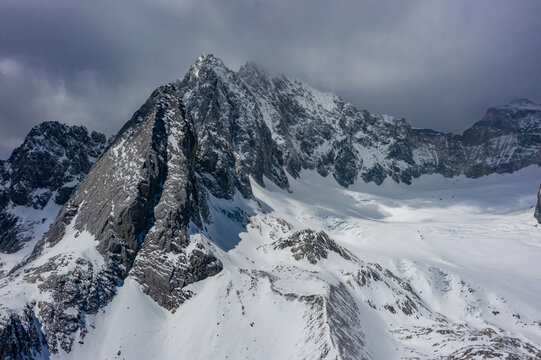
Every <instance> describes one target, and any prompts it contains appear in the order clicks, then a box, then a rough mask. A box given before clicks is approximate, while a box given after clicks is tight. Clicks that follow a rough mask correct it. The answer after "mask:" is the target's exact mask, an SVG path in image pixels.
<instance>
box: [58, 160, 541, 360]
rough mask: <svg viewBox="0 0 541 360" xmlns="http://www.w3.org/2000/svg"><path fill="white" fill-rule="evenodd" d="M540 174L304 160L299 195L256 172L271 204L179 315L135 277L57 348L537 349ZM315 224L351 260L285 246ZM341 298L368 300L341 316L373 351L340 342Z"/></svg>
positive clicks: (156, 352)
mask: <svg viewBox="0 0 541 360" xmlns="http://www.w3.org/2000/svg"><path fill="white" fill-rule="evenodd" d="M540 177H541V169H539V168H538V167H528V168H525V169H523V170H521V171H519V172H516V173H513V174H505V175H490V176H485V177H482V178H480V179H475V180H473V179H468V178H465V177H463V176H460V177H457V178H452V179H449V178H444V177H442V176H440V175H427V176H422V177H421V178H420V179H418V180H417V181H415V182H414V183H413V184H412V185H409V186H408V185H404V184H397V183H394V182H392V181H385V182H384V183H383V184H382V185H381V186H376V185H374V184H366V183H362V182H358V183H356V184H354V185H353V186H351V187H350V188H348V189H344V188H342V187H341V186H339V185H338V184H337V183H336V181H335V180H334V179H333V178H332V177H330V176H329V177H327V178H323V177H321V176H319V175H318V174H317V173H315V172H306V171H305V172H303V173H302V174H301V177H300V179H297V180H295V179H292V178H290V179H289V181H290V189H291V193H289V192H287V191H284V190H282V189H280V188H278V187H276V186H274V185H273V184H272V183H270V182H267V186H266V187H265V188H263V187H260V186H257V185H255V182H252V184H253V191H254V195H255V197H256V199H257V202H259V204H258V205H257V204H251V206H254V207H256V208H257V207H259V208H260V209H262V210H265V212H266V213H262V212H259V213H258V214H257V215H254V216H252V217H251V218H250V223H249V224H248V226H247V228H246V230H245V231H244V232H242V233H241V234H240V239H241V240H240V242H239V243H238V245H237V246H236V247H235V248H234V249H231V250H229V251H228V252H224V251H221V250H218V249H216V251H217V253H218V254H219V257H220V258H221V260H222V262H223V264H224V271H222V272H221V273H219V274H218V275H216V276H214V277H210V278H207V279H205V280H203V281H200V282H198V283H194V284H192V285H190V286H189V288H190V290H191V291H193V292H194V294H195V295H194V296H193V297H192V298H191V299H190V300H189V301H187V302H186V303H185V304H183V305H182V306H181V307H180V308H178V310H177V311H176V312H174V313H172V312H169V311H167V310H165V309H164V308H162V307H160V306H159V305H157V304H156V303H154V302H153V301H152V300H151V299H150V298H149V297H148V296H146V295H145V294H144V293H143V292H142V291H141V289H140V287H139V285H138V284H137V283H136V282H135V281H133V280H131V279H130V277H129V276H128V278H127V279H126V281H125V283H124V285H123V286H122V287H121V288H120V289H119V292H118V295H117V296H116V297H115V298H114V299H113V301H112V302H111V303H110V304H109V305H108V306H107V307H106V308H104V310H103V312H102V313H100V314H98V315H95V316H93V317H92V318H91V319H90V320H89V323H91V324H92V326H91V327H92V328H95V329H90V331H89V333H88V335H87V337H86V339H85V341H84V344H83V345H76V346H75V347H74V348H73V351H72V352H71V353H69V354H66V353H63V352H61V353H60V354H59V355H55V356H53V358H56V357H58V358H62V359H96V358H103V359H122V358H125V359H148V358H160V359H216V358H224V359H225V358H229V359H299V358H305V359H313V358H325V359H331V358H338V357H341V358H353V357H350V356H349V355H354V354H356V355H357V356H358V357H357V358H373V359H393V358H396V359H399V358H414V357H420V358H426V359H431V358H436V357H439V356H451V357H460V356H466V355H467V354H478V355H479V354H481V355H483V354H484V355H485V356H486V357H487V358H491V356H490V351H493V352H494V354H496V355H494V354H493V356H492V357H493V358H498V357H499V355H498V354H500V355H501V356H502V357H503V356H504V355H508V354H510V353H511V352H512V351H518V352H517V353H516V356H519V358H525V359H526V358H534V356H536V355H535V352H534V353H529V352H527V351H526V350H524V349H527V348H528V346H535V347H537V348H539V347H540V346H541V322H540V320H541V308H540V307H539V301H540V300H541V262H540V261H539V259H541V232H540V230H539V229H538V227H537V225H536V221H535V219H533V217H532V214H531V213H532V208H533V206H534V204H535V201H536V198H535V194H536V192H537V183H538V179H539V178H540ZM277 219H281V220H277ZM305 228H311V229H314V230H324V231H325V232H326V233H327V234H329V236H330V238H332V239H334V240H335V241H336V242H337V244H338V245H339V246H342V247H343V248H345V249H346V251H347V254H350V255H346V257H350V259H349V260H348V259H345V258H344V257H342V256H339V255H338V254H337V253H334V252H332V251H329V252H328V258H327V259H321V260H319V261H317V262H316V263H315V264H312V263H310V262H309V261H306V259H302V258H301V259H300V260H298V261H297V260H295V258H294V257H293V256H292V252H290V251H289V250H288V249H287V248H284V249H280V248H276V247H275V246H273V244H274V243H275V241H277V239H279V238H282V237H284V236H286V235H287V234H289V233H291V232H292V231H297V230H301V229H305ZM377 264H379V265H377ZM378 267H379V269H381V272H380V271H379V270H377V269H378ZM385 268H387V269H389V270H390V273H392V274H394V276H395V277H397V278H400V279H403V280H402V281H403V282H400V281H398V280H393V276H391V275H388V274H389V273H387V272H385V271H384V270H383V269H385ZM358 269H373V270H374V272H375V273H378V274H379V275H377V276H380V277H381V278H382V279H383V280H384V283H385V284H386V286H381V285H378V282H377V281H375V280H373V281H372V283H370V281H368V285H365V286H364V287H362V286H360V285H359V283H362V282H357V283H355V281H354V276H353V275H354V272H355V271H357V270H358ZM367 271H368V270H367ZM370 271H371V270H370ZM367 273H368V272H367ZM372 274H373V273H372ZM369 277H370V276H369ZM357 280H358V279H357ZM393 281H394V282H393ZM405 283H407V284H409V285H410V286H411V289H410V290H411V292H408V291H406V289H407V288H408V286H407V285H405ZM396 284H399V285H400V286H396ZM404 294H409V295H404ZM411 294H414V295H411ZM318 296H321V298H322V299H323V303H324V306H323V310H322V311H321V309H322V308H321V307H320V306H319V305H318V301H317V300H313V299H317V298H318ZM333 296H335V298H333ZM337 296H338V297H343V300H346V301H345V303H348V304H349V306H352V308H353V309H352V310H355V309H356V310H357V314H353V312H349V309H348V307H347V305H344V304H342V306H341V307H340V309H339V311H341V312H343V314H342V318H344V319H348V320H352V319H353V320H356V321H358V323H357V324H352V321H346V322H345V323H343V324H341V326H346V327H347V326H350V327H351V326H353V328H348V329H346V333H347V335H349V336H356V337H357V340H358V341H360V342H362V343H363V345H364V346H363V350H359V349H357V350H356V349H353V350H352V351H350V352H349V353H348V352H347V350H348V349H345V350H344V348H342V349H341V348H340V346H341V345H340V344H344V342H343V339H342V337H343V336H344V335H343V334H337V333H336V332H337V327H336V326H335V324H332V321H333V320H332V319H333V318H336V315H335V314H334V313H333V311H334V310H333V309H332V304H333V303H334V304H336V303H337V299H338V297H337ZM403 296H407V297H409V298H411V300H412V303H414V304H416V307H417V309H415V308H414V309H413V312H412V315H408V314H406V313H407V311H402V312H401V311H400V310H399V307H398V306H397V305H396V304H395V303H394V302H395V301H398V302H397V303H399V302H400V301H402V300H400V299H403ZM415 296H418V298H416V297H415ZM330 299H332V300H333V301H329V300H330ZM397 299H398V300H397ZM390 309H392V310H390ZM318 316H319V317H320V318H319V317H318ZM516 339H518V341H519V342H520V344H521V345H520V346H517V347H516V348H515V349H514V350H513V349H511V347H510V344H513V341H516ZM468 347H469V349H470V350H467V348H468ZM472 349H473V350H472ZM506 349H507V350H509V351H510V352H509V353H505V351H506ZM517 349H519V350H517ZM520 349H522V352H520V351H521V350H520ZM461 351H462V352H461ZM483 351H484V353H483ZM348 354H349V355H348ZM487 354H488V355H487ZM502 354H503V355H502ZM513 354H515V353H513ZM532 354H533V355H532ZM537 354H539V353H537Z"/></svg>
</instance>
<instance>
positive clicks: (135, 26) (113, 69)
mask: <svg viewBox="0 0 541 360" xmlns="http://www.w3.org/2000/svg"><path fill="white" fill-rule="evenodd" d="M540 13H541V2H539V1H536V0H534V1H475V2H471V1H447V2H438V1H416V2H414V1H407V2H406V1H393V2H379V1H368V2H359V1H313V0H304V1H248V0H245V1H240V0H237V1H235V0H233V1H224V0H216V1H167V0H158V1H150V0H149V1H145V0H133V1H129V2H128V1H126V2H120V1H114V0H110V1H100V0H98V1H86V2H84V1H65V0H64V1H55V0H50V1H46V2H45V1H37V0H36V1H20V0H4V1H2V2H1V3H0V34H2V35H1V36H0V127H1V129H2V130H1V131H0V157H1V158H5V157H6V156H7V155H8V153H9V151H10V150H11V149H12V148H13V147H14V146H16V145H17V144H18V143H20V141H21V140H22V138H23V137H24V135H25V134H26V132H27V131H28V130H29V129H30V127H31V126H33V125H35V124H37V123H39V122H41V121H46V120H58V121H62V122H66V123H69V124H84V125H86V126H87V127H89V128H90V129H97V130H100V131H104V132H106V133H108V134H112V133H114V132H115V131H116V130H117V129H118V128H119V127H120V126H121V125H122V124H123V123H124V122H125V121H126V120H128V119H129V118H130V116H131V114H132V113H133V112H134V111H135V110H136V109H137V107H138V106H139V105H140V104H142V102H143V101H144V100H145V98H146V97H147V96H148V95H149V94H150V92H151V91H152V90H153V89H154V88H155V87H157V86H159V85H161V84H163V83H165V82H168V81H170V80H172V79H175V78H178V77H182V76H183V75H184V73H185V72H186V71H187V69H188V67H189V66H190V65H191V64H192V63H193V62H194V60H195V58H196V57H197V56H198V55H199V54H200V53H202V52H203V51H206V52H213V53H214V54H215V55H216V56H218V57H220V58H222V59H223V60H224V62H225V63H226V64H227V65H228V66H229V67H231V68H233V69H238V67H239V66H240V65H241V64H242V63H244V62H245V61H246V60H249V59H251V60H255V61H256V62H258V63H260V64H261V65H263V66H264V67H266V68H268V69H269V70H271V71H274V72H284V73H286V74H288V75H291V76H296V77H298V78H300V79H302V80H305V81H307V82H308V83H310V84H311V85H313V86H315V87H318V88H321V89H324V90H329V91H333V92H336V93H338V94H339V95H341V96H342V97H343V98H345V99H346V100H348V101H350V102H352V103H354V104H356V105H357V106H358V107H360V108H366V109H368V110H370V111H372V112H377V113H390V114H393V115H395V116H404V117H406V118H407V119H408V121H409V122H410V123H412V124H413V125H414V126H422V127H432V128H435V129H440V130H445V131H449V130H452V131H462V130H463V129H464V128H466V127H467V126H469V125H471V124H472V123H473V122H474V121H476V120H478V119H479V118H480V117H481V116H482V115H483V113H484V111H485V110H486V108H487V107H489V106H493V105H498V104H502V103H506V102H508V101H509V100H510V99H511V98H513V97H528V98H531V99H532V100H534V101H537V102H539V101H541V85H540V84H541V66H540V64H541V20H540V17H539V14H540Z"/></svg>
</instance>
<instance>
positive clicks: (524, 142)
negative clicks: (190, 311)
mask: <svg viewBox="0 0 541 360" xmlns="http://www.w3.org/2000/svg"><path fill="white" fill-rule="evenodd" d="M540 109H541V107H539V105H536V104H533V103H531V102H528V101H526V100H520V101H517V102H514V103H512V104H510V105H508V106H503V107H499V108H494V109H490V110H489V111H488V112H487V115H486V116H485V118H484V119H483V120H481V121H480V122H478V123H477V124H475V125H474V126H473V127H472V128H471V129H469V130H467V131H466V132H464V134H463V135H453V134H443V133H438V132H435V131H431V130H419V129H412V128H411V127H410V126H409V125H408V124H407V123H406V122H405V121H404V120H397V119H394V118H392V117H389V116H376V115H372V114H370V113H368V112H366V111H359V110H357V109H356V108H355V107H354V106H353V105H351V104H347V103H344V102H342V101H341V100H340V99H339V98H338V97H336V96H334V95H330V94H323V93H320V92H318V91H316V90H314V89H312V88H310V87H308V86H307V85H305V84H303V83H301V82H298V81H290V80H288V79H287V78H285V77H284V76H278V77H274V76H270V75H267V74H265V73H264V72H263V71H261V70H259V69H258V68H257V67H256V66H254V65H253V64H247V65H246V66H244V67H242V68H241V69H240V71H239V72H237V73H235V72H233V71H231V70H229V69H227V68H226V67H225V66H224V65H223V63H222V62H221V61H220V60H219V59H217V58H215V57H213V56H212V55H204V56H202V57H200V58H199V59H198V60H197V62H196V64H195V65H194V66H193V67H192V68H191V69H190V71H189V72H188V73H187V74H186V76H185V77H184V78H183V79H182V80H178V81H174V82H172V83H170V84H167V85H165V86H162V87H160V88H158V89H157V90H156V91H154V92H153V94H152V95H151V96H150V98H149V99H148V100H147V102H146V103H145V104H144V105H143V106H142V107H141V109H140V110H138V111H137V112H136V113H135V114H134V116H133V118H132V119H131V120H130V121H129V122H128V123H127V124H126V125H125V126H124V127H123V128H122V129H121V130H120V132H119V133H118V134H117V136H116V137H115V139H114V141H113V142H112V143H111V145H110V146H109V147H108V149H107V150H106V151H105V153H104V154H103V155H102V156H101V157H100V159H99V160H98V161H97V162H96V164H95V165H94V166H93V168H92V170H91V171H90V172H89V173H88V176H86V178H84V180H83V181H82V183H81V185H80V186H79V187H78V188H77V190H76V191H75V193H74V194H73V195H72V196H71V197H70V198H69V200H68V201H67V202H66V204H65V205H64V206H63V208H62V210H61V211H60V214H59V215H58V217H57V219H56V220H55V222H54V223H53V225H52V227H51V228H50V230H49V231H48V232H47V234H46V235H45V236H44V237H43V239H41V240H40V241H39V242H38V244H37V245H36V247H35V248H34V250H33V252H32V254H31V255H30V256H29V257H28V258H27V259H26V260H25V261H23V262H22V263H19V264H18V265H17V266H16V267H15V268H14V269H13V270H12V271H11V272H10V274H8V276H7V277H5V278H4V279H3V281H4V284H3V286H2V287H3V288H4V289H8V288H9V293H12V292H17V291H19V290H20V289H27V288H31V289H33V290H32V291H30V293H32V292H33V293H34V294H38V295H34V296H31V297H30V298H28V299H27V303H25V304H18V305H19V309H18V312H17V311H15V312H13V311H11V309H12V308H13V307H15V308H17V306H13V305H12V304H10V303H7V304H2V305H3V306H2V307H3V309H2V311H4V310H6V311H7V310H9V311H7V312H5V313H3V325H2V330H1V333H0V339H5V341H4V340H2V341H1V344H0V345H1V346H2V348H1V349H0V354H2V356H4V357H6V356H14V357H15V358H24V357H25V356H28V357H32V356H35V355H36V354H38V353H41V354H43V353H46V352H47V353H48V352H52V353H56V352H58V351H66V352H69V351H70V350H71V349H72V346H73V344H74V342H75V341H79V342H83V341H84V337H85V334H86V332H87V330H88V329H87V326H86V317H87V316H88V315H92V314H95V313H97V312H98V310H99V309H101V308H103V307H104V306H105V305H107V304H108V303H109V302H110V300H111V299H112V298H113V296H114V295H115V293H116V291H117V288H118V286H120V285H122V284H123V282H124V280H125V279H126V278H127V277H128V275H129V277H130V279H133V280H135V281H137V282H138V283H139V285H140V286H141V288H142V290H143V291H144V292H145V293H146V294H147V295H148V296H150V297H151V298H152V299H153V300H154V301H156V302H157V303H158V304H160V305H161V306H163V307H164V308H166V309H168V310H171V311H175V310H176V309H177V308H178V307H179V306H180V305H181V304H182V303H183V302H184V301H186V300H187V299H189V298H190V296H191V295H192V292H191V290H187V289H186V287H187V286H188V285H190V284H192V283H194V282H197V281H200V280H203V279H205V278H208V277H211V276H213V275H216V274H218V273H220V271H221V270H222V269H223V266H224V265H223V262H222V260H221V259H220V256H219V255H218V253H219V252H220V249H219V248H221V250H226V251H227V250H229V249H230V247H231V244H230V241H231V239H225V240H224V239H223V238H222V237H224V236H229V235H230V234H221V233H220V231H219V229H217V228H216V226H215V224H216V223H217V222H221V221H223V220H222V219H221V218H225V219H226V221H228V220H227V219H230V220H231V221H234V222H236V223H238V224H241V225H242V226H244V225H246V224H248V223H249V222H250V217H252V216H253V215H255V214H256V213H259V212H262V211H263V210H262V209H263V208H255V209H254V208H253V206H252V205H250V204H251V203H253V200H254V198H253V194H252V187H251V183H250V181H251V180H250V178H252V179H253V180H254V181H256V182H257V183H258V184H259V185H264V183H265V181H271V182H272V183H274V184H276V185H277V186H279V187H280V188H283V189H287V188H288V187H289V182H288V178H287V175H286V174H289V175H291V176H293V177H298V176H299V174H300V171H301V170H302V169H316V170H317V171H318V172H319V173H320V174H321V175H323V176H328V175H332V176H334V178H335V179H336V180H337V181H338V183H340V184H341V185H343V186H348V185H351V184H352V183H353V182H355V181H356V180H357V179H358V178H360V179H362V180H363V181H366V182H370V181H373V182H375V183H377V184H380V183H381V182H382V181H383V180H384V179H385V178H386V177H391V178H392V179H394V180H395V181H401V182H410V181H411V180H412V178H414V177H418V176H420V175H421V174H429V173H434V172H436V173H441V174H443V175H445V176H454V175H458V174H461V173H463V174H465V175H467V176H469V177H478V176H481V175H485V174H489V173H492V172H512V171H514V170H517V169H520V168H521V167H524V166H527V165H531V164H539V162H540V158H539V156H540V142H541V138H540V137H539V123H540V118H541V115H540V114H541V111H540ZM93 137H94V135H92V138H93ZM98 137H99V139H98V140H99V141H96V142H97V143H98V144H100V145H99V146H101V147H97V148H96V149H95V152H91V151H90V150H88V149H86V150H88V151H86V152H87V153H90V154H95V157H96V158H97V157H98V156H99V154H100V153H101V149H103V146H104V145H105V138H104V137H100V136H98ZM83 143H84V142H83ZM10 159H11V158H10ZM69 159H72V158H69ZM8 161H10V160H8ZM6 164H8V163H7V162H6V163H5V164H2V165H3V169H4V172H5V173H7V171H8V170H6V169H8V168H9V166H8V165H6ZM90 165H91V161H88V166H87V167H83V166H81V169H83V168H84V169H86V171H88V168H89V167H90ZM84 174H86V172H84V171H82V170H81V171H80V172H78V173H76V174H75V175H78V176H80V177H79V178H78V179H81V178H82V177H83V176H84ZM75 175H74V176H75ZM3 176H4V175H3ZM4 178H5V177H4ZM66 182H68V181H64V182H63V183H61V182H58V185H56V186H58V187H57V188H54V190H55V191H56V190H58V189H61V188H63V187H62V186H64V185H62V184H64V183H66ZM4 183H6V181H4ZM55 184H56V183H55ZM70 184H71V183H70ZM71 185H73V186H76V183H73V184H71ZM10 191H11V190H10ZM52 191H53V190H51V193H50V194H49V198H50V197H51V196H52ZM60 192H61V191H60ZM60 192H59V193H60ZM6 193H7V192H6ZM9 193H10V194H11V192H9ZM16 193H17V192H16V191H15V192H14V194H16ZM23 193H24V192H23ZM6 196H7V195H6ZM10 196H11V195H10ZM57 198H58V196H57ZM59 199H62V198H59ZM64 200H65V199H64ZM32 201H34V200H32ZM59 201H60V200H59ZM38 202H39V201H38ZM226 203H227V204H229V205H225V204H226ZM40 204H41V203H40ZM231 204H232V205H231ZM286 233H287V231H286ZM286 235H287V236H286ZM284 236H286V237H284V239H282V240H281V241H280V240H277V242H276V243H275V248H276V249H282V248H284V249H285V248H288V247H291V252H293V253H294V254H296V255H295V258H298V260H299V259H303V258H306V259H308V261H309V262H310V263H317V262H318V261H319V260H321V259H325V258H327V254H328V252H327V251H326V249H329V250H330V251H332V252H334V253H337V254H339V255H341V257H342V258H344V259H345V260H348V261H353V262H355V263H356V262H357V261H358V260H356V259H354V258H353V257H351V255H349V254H348V253H347V251H346V250H345V249H341V248H340V247H339V246H338V245H337V244H336V243H334V241H332V240H331V239H330V238H329V237H328V236H327V235H326V234H325V233H315V232H314V231H312V230H310V229H308V230H303V231H301V232H298V233H294V234H285V235H284ZM299 241H300V242H299ZM74 242H78V243H81V245H78V246H82V247H78V248H75V249H70V247H69V246H70V244H72V243H74ZM297 243H298V244H297ZM293 244H296V245H294V246H293ZM216 245H218V247H216ZM66 247H67V250H65V248H66ZM60 248H62V249H64V250H62V251H56V250H55V249H60ZM356 266H357V265H356ZM376 269H377V270H373V271H377V273H376V274H377V275H372V276H376V277H377V278H378V280H379V279H381V278H383V277H384V275H382V274H383V273H384V270H383V269H382V268H381V267H379V268H378V267H377V266H376ZM367 271H368V270H367ZM255 274H260V273H255ZM352 274H353V273H352ZM367 274H372V273H371V272H368V273H367ZM260 275H261V274H260ZM257 276H259V275H257ZM264 276H267V275H264ZM269 276H270V275H269ZM344 276H351V277H352V280H351V281H349V282H350V283H353V282H354V281H356V282H357V283H358V284H362V283H364V282H366V276H368V275H366V274H365V275H363V276H362V277H361V278H359V279H358V280H355V279H356V278H355V275H348V274H345V275H344ZM359 276H361V275H359ZM385 276H387V277H389V278H391V279H394V280H393V281H395V282H396V283H397V284H398V285H397V286H399V287H402V288H404V287H406V288H407V287H408V286H407V284H406V285H404V284H403V283H402V282H401V281H402V280H400V279H398V278H396V277H395V276H391V275H385ZM271 278H272V276H271V277H269V279H271ZM362 278H365V280H362ZM271 282H272V281H271ZM7 283H10V284H15V285H14V286H16V287H17V288H16V289H18V290H15V291H13V290H12V287H8V286H7ZM10 286H13V285H10ZM343 286H345V285H343V284H342V285H337V286H331V287H330V288H329V290H328V292H327V295H325V296H323V297H321V298H318V297H314V298H302V299H301V301H302V302H303V303H305V304H308V303H311V304H312V306H311V307H309V308H311V309H316V310H317V309H320V310H321V311H323V312H324V313H325V314H326V316H329V317H330V319H331V320H333V319H334V320H336V321H338V322H337V323H336V324H335V325H332V326H331V329H330V330H329V331H331V334H330V335H328V336H330V337H331V338H333V339H335V342H334V345H333V346H335V348H332V349H331V347H330V345H329V344H325V343H323V344H320V346H322V349H323V350H322V352H321V357H322V358H324V357H325V356H327V355H329V354H331V353H332V352H333V351H336V352H337V353H336V354H338V355H337V356H341V357H342V358H359V357H361V358H370V353H369V352H367V350H366V349H364V348H363V346H362V344H363V341H362V336H361V335H360V336H361V337H359V338H355V339H352V338H349V335H350V333H351V332H346V333H344V332H343V331H342V332H341V330H340V327H341V326H342V325H343V323H344V322H348V321H351V322H353V323H356V321H355V318H356V316H358V315H357V309H356V307H355V305H351V304H354V303H351V302H349V301H348V300H347V298H348V296H351V295H349V293H347V291H345V290H344V288H343ZM359 286H363V285H359ZM387 286H389V285H387ZM395 287H396V286H395ZM397 289H398V287H397ZM6 291H7V290H6ZM20 291H22V290H20ZM397 291H398V290H397ZM400 291H402V290H400ZM395 295H396V294H395ZM395 295H393V296H395ZM2 296H5V299H7V298H8V297H9V294H8V293H4V294H2ZM396 296H398V295H396ZM403 297H404V299H406V300H397V304H398V305H396V306H397V307H398V308H400V309H402V311H403V312H404V314H406V315H408V314H407V312H409V313H410V314H409V315H411V313H413V312H414V310H413V309H417V308H419V309H422V307H423V305H422V304H419V303H416V302H415V301H414V300H412V298H413V297H414V294H406V295H404V296H403ZM299 299H300V298H299ZM318 299H319V300H318ZM344 299H345V300H344ZM408 299H409V300H408ZM400 301H403V302H400ZM341 303H343V304H350V306H351V307H352V308H347V307H346V309H344V308H343V307H341V305H340V304H341ZM374 306H376V305H374ZM380 307H382V308H384V309H387V310H388V311H389V312H391V313H394V312H396V309H395V307H393V306H392V305H389V308H387V307H385V306H384V305H381V306H380ZM324 309H325V310H324ZM403 309H407V310H403ZM318 311H319V310H318ZM344 311H345V312H346V313H345V314H339V313H340V312H344ZM323 312H322V313H323ZM333 313H334V314H339V315H337V316H333V315H332V314H333ZM429 313H430V312H427V313H426V314H429ZM329 314H331V315H329ZM426 314H425V315H426ZM426 316H433V315H426ZM341 317H347V318H348V319H346V320H339V319H340V318H341ZM337 319H338V320H337ZM331 323H332V321H331ZM449 326H451V325H449ZM352 331H353V330H352ZM355 331H356V330H355ZM468 331H469V330H468ZM467 334H468V332H466V333H465V335H464V336H467ZM325 336H327V335H325ZM325 336H323V335H322V338H324V337H325ZM7 344H9V346H7ZM13 344H15V345H13ZM346 344H355V346H353V347H352V346H346ZM318 346H319V345H318ZM513 351H514V350H513ZM532 351H533V352H535V351H538V350H536V349H535V348H534V349H533V350H532Z"/></svg>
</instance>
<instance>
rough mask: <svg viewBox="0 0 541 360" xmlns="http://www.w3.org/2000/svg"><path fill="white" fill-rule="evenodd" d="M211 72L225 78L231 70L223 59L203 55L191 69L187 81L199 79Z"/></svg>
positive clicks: (211, 55)
mask: <svg viewBox="0 0 541 360" xmlns="http://www.w3.org/2000/svg"><path fill="white" fill-rule="evenodd" d="M209 72H214V73H216V74H218V75H220V76H224V75H225V74H227V73H228V72H231V70H229V68H227V66H225V64H224V63H223V61H222V60H221V59H219V58H217V57H215V56H214V55H213V54H206V53H202V54H201V55H200V56H199V57H198V58H197V59H196V61H195V63H194V64H193V65H192V66H191V67H190V70H189V71H188V73H187V74H186V76H185V79H186V78H189V79H199V78H200V77H202V76H205V75H206V74H207V73H209Z"/></svg>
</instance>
